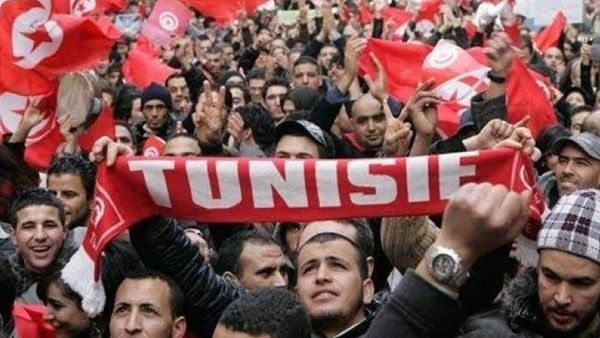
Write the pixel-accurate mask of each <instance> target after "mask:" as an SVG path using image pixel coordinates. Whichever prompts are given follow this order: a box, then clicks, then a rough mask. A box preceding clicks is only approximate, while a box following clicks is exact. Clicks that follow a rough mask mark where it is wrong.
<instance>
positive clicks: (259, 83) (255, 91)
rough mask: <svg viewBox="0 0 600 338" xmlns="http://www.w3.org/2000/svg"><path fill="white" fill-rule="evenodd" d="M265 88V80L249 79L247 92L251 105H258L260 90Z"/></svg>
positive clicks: (260, 95)
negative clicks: (248, 92)
mask: <svg viewBox="0 0 600 338" xmlns="http://www.w3.org/2000/svg"><path fill="white" fill-rule="evenodd" d="M264 86H265V80H263V79H251V80H250V81H249V82H248V90H249V91H250V97H251V98H252V102H253V103H259V102H261V101H262V89H263V87H264Z"/></svg>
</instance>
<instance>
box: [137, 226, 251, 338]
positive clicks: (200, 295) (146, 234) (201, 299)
mask: <svg viewBox="0 0 600 338" xmlns="http://www.w3.org/2000/svg"><path fill="white" fill-rule="evenodd" d="M130 236H131V243H132V244H133V246H134V248H135V249H136V250H137V252H138V253H139V255H140V257H141V258H142V261H143V262H144V264H146V265H147V266H148V267H150V268H153V269H156V270H158V271H160V272H162V273H164V274H166V275H167V276H169V277H171V278H172V279H173V280H175V281H176V282H177V283H179V285H180V286H181V288H182V289H183V292H184V294H185V298H186V302H187V304H186V318H187V320H188V325H189V327H190V330H191V331H192V332H194V333H195V334H197V335H198V336H200V337H212V335H213V331H214V329H215V327H216V326H217V323H218V321H219V317H220V316H221V314H222V313H223V311H224V310H225V308H226V307H227V306H228V305H229V304H230V303H231V302H232V301H234V300H235V299H237V298H238V297H239V296H240V295H242V294H243V293H244V292H245V290H244V288H242V286H241V285H239V284H237V283H236V282H233V281H230V280H227V279H225V278H223V277H221V276H219V275H217V274H216V273H215V272H214V270H213V268H212V266H210V264H208V263H207V262H205V261H204V257H202V255H200V252H199V251H198V249H197V248H196V247H195V246H194V245H193V244H192V243H191V242H190V241H189V240H188V239H187V237H186V236H185V234H184V232H183V229H182V228H180V227H179V226H178V225H177V223H176V221H175V220H173V219H166V218H158V217H156V218H150V219H147V220H144V221H142V222H139V223H138V224H136V225H135V226H134V227H132V228H131V230H130Z"/></svg>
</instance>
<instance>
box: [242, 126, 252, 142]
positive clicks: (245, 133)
mask: <svg viewBox="0 0 600 338" xmlns="http://www.w3.org/2000/svg"><path fill="white" fill-rule="evenodd" d="M252 136H253V135H252V129H251V128H248V129H245V130H244V131H243V132H242V138H243V139H244V141H247V140H249V139H250V138H251V137H252Z"/></svg>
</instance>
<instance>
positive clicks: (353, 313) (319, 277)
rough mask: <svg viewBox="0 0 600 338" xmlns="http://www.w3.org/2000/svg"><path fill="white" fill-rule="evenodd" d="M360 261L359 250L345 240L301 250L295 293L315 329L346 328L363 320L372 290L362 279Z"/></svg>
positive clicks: (312, 244)
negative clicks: (323, 326) (326, 327)
mask: <svg viewBox="0 0 600 338" xmlns="http://www.w3.org/2000/svg"><path fill="white" fill-rule="evenodd" d="M359 259H360V258H359V255H358V253H357V251H356V249H355V248H354V247H353V246H352V245H351V244H350V243H349V242H347V241H345V240H342V239H336V240H333V241H328V242H326V243H317V242H312V243H308V244H306V245H305V246H304V247H301V248H300V252H299V253H298V260H297V262H298V285H297V286H296V292H297V294H298V298H299V300H300V303H301V304H302V306H304V308H305V309H306V311H307V312H308V314H309V315H310V317H311V320H312V322H313V325H315V326H316V327H319V326H322V325H331V324H332V323H335V324H337V325H338V326H339V327H344V328H347V327H349V326H351V325H353V324H355V323H358V322H359V321H360V320H361V319H362V318H364V312H363V309H364V305H365V304H368V303H370V302H371V300H372V295H373V289H372V283H371V282H370V280H368V279H367V280H365V281H363V279H362V277H361V274H360V269H359V265H358V260H359Z"/></svg>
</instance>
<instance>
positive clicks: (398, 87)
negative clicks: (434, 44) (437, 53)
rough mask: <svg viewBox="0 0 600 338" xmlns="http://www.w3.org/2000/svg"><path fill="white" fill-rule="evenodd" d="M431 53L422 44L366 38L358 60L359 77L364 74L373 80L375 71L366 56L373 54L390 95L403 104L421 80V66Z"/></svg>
mask: <svg viewBox="0 0 600 338" xmlns="http://www.w3.org/2000/svg"><path fill="white" fill-rule="evenodd" d="M431 50H432V48H431V46H429V45H425V44H415V43H405V42H392V41H385V40H379V39H369V41H368V43H367V48H366V49H365V51H364V52H363V53H362V54H361V56H360V60H359V62H360V64H359V67H360V73H361V76H364V75H367V74H368V75H369V76H370V77H371V78H372V79H375V68H374V66H373V63H372V62H371V58H370V57H369V53H371V52H373V53H374V54H375V56H376V57H377V58H378V59H379V61H381V64H382V65H383V68H384V69H385V70H386V75H387V80H388V87H389V90H390V93H391V94H392V95H393V96H394V97H396V98H397V99H400V100H401V101H404V102H406V101H407V100H408V99H409V98H410V96H411V95H412V93H413V91H414V90H415V88H416V87H417V85H418V83H419V81H420V80H421V66H422V65H423V61H424V60H425V58H426V57H427V55H428V54H429V53H430V52H431ZM400 55H401V56H402V57H399V56H400Z"/></svg>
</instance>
